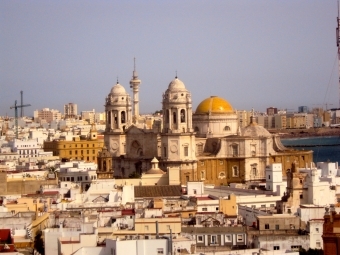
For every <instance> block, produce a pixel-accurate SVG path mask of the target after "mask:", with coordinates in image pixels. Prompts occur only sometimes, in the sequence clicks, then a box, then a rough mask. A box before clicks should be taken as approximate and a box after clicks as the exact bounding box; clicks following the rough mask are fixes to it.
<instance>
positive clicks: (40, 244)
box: [34, 230, 45, 255]
mask: <svg viewBox="0 0 340 255" xmlns="http://www.w3.org/2000/svg"><path fill="white" fill-rule="evenodd" d="M34 250H36V251H37V252H39V253H40V254H41V255H45V247H44V241H43V239H42V231H41V230H38V231H37V233H36V235H35V237H34Z"/></svg>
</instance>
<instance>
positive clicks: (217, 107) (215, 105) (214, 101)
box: [195, 96, 233, 113]
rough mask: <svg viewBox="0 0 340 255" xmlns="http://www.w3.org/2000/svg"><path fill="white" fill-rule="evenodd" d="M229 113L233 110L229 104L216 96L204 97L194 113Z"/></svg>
mask: <svg viewBox="0 0 340 255" xmlns="http://www.w3.org/2000/svg"><path fill="white" fill-rule="evenodd" d="M209 112H210V113H230V112H233V107H232V106H231V104H230V103H229V102H228V101H226V100H224V99H223V98H221V97H218V96H211V97H209V98H207V99H204V100H203V101H202V102H201V103H200V104H199V105H198V106H197V108H196V112H195V113H209Z"/></svg>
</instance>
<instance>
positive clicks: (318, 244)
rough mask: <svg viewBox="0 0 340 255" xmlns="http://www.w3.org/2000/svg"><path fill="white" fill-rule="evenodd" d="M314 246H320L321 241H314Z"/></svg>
mask: <svg viewBox="0 0 340 255" xmlns="http://www.w3.org/2000/svg"><path fill="white" fill-rule="evenodd" d="M315 247H316V248H317V249H319V248H321V242H320V241H316V243H315Z"/></svg>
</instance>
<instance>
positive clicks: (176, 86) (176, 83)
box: [168, 77, 185, 90]
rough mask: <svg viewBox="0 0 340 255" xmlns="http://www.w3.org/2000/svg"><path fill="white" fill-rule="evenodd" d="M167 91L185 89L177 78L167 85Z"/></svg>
mask: <svg viewBox="0 0 340 255" xmlns="http://www.w3.org/2000/svg"><path fill="white" fill-rule="evenodd" d="M168 89H169V90H178V89H185V86H184V83H183V82H182V81H181V80H179V79H178V78H177V77H176V78H175V79H174V80H172V81H171V82H170V83H169V87H168Z"/></svg>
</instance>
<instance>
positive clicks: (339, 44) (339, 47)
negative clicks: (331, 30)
mask: <svg viewBox="0 0 340 255" xmlns="http://www.w3.org/2000/svg"><path fill="white" fill-rule="evenodd" d="M336 20H337V23H338V27H337V28H336V46H337V47H338V68H339V107H340V37H339V29H340V19H339V0H338V17H337V19H336Z"/></svg>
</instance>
